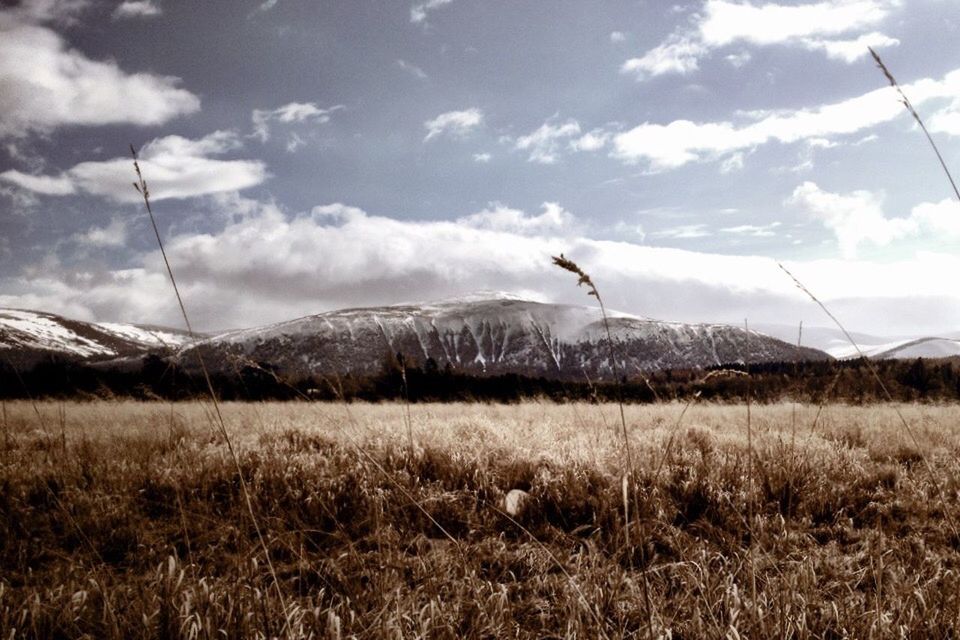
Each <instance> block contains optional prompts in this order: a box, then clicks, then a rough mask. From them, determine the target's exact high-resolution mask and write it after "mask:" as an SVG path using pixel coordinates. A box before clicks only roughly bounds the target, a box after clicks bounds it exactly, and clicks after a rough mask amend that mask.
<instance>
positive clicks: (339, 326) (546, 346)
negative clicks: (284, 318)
mask: <svg viewBox="0 0 960 640" xmlns="http://www.w3.org/2000/svg"><path fill="white" fill-rule="evenodd" d="M609 316H610V329H611V334H612V336H613V340H614V342H616V343H617V354H618V358H620V359H621V360H622V362H619V364H620V366H621V367H623V370H624V371H638V370H642V371H649V370H656V369H664V368H677V367H705V366H710V365H718V364H724V363H730V362H736V361H743V360H744V355H745V349H746V347H747V345H748V344H749V349H750V354H749V359H750V360H751V361H752V362H763V361H773V360H796V359H822V358H826V357H828V356H827V355H826V354H824V353H822V352H819V351H815V350H812V349H797V348H796V347H795V346H792V345H789V344H787V343H785V342H782V341H779V340H776V339H774V338H770V337H769V336H765V335H762V334H759V333H753V332H751V336H750V338H749V340H747V339H746V333H745V332H744V331H743V330H742V329H739V328H735V327H730V326H725V325H686V324H681V323H672V322H659V321H656V320H651V319H648V318H642V317H638V316H632V315H629V314H624V313H617V312H611V313H610V314H609ZM193 349H200V350H202V352H203V354H204V357H205V359H206V361H207V363H208V364H210V363H213V364H214V366H217V365H219V366H221V367H228V366H231V367H233V366H236V364H237V363H239V362H243V361H245V360H252V361H255V362H258V363H268V364H270V365H271V366H275V367H278V368H280V369H282V370H286V371H289V372H297V373H310V374H334V373H336V374H345V373H353V374H360V375H369V374H373V373H377V372H378V371H380V370H381V368H382V367H383V363H384V361H385V359H386V358H387V357H389V356H391V355H393V354H397V353H401V354H403V355H404V356H405V357H407V358H409V359H411V360H412V361H415V362H419V363H421V364H422V363H424V362H425V361H426V360H427V359H428V358H430V359H433V360H434V361H435V362H436V363H437V364H438V366H440V367H444V366H446V365H447V364H448V363H449V365H450V366H451V367H453V368H454V369H457V370H461V371H466V372H470V373H476V374H498V373H523V374H526V375H544V376H550V377H565V378H574V379H582V378H583V376H584V374H587V375H589V376H591V377H602V376H609V375H610V374H611V373H612V367H611V363H610V360H609V350H608V348H607V346H606V330H605V328H604V326H603V320H602V316H601V313H600V310H599V309H598V308H595V307H587V306H575V305H563V304H546V303H540V302H533V301H530V300H524V299H521V298H518V297H516V296H511V295H505V294H489V293H485V294H483V295H471V296H466V297H460V298H454V299H449V300H440V301H436V302H430V303H425V304H421V305H415V304H403V305H394V306H388V307H375V308H366V309H344V310H340V311H332V312H328V313H322V314H319V315H314V316H308V317H305V318H299V319H297V320H292V321H289V322H283V323H279V324H274V325H270V326H267V327H261V328H256V329H247V330H242V331H234V332H230V333H226V334H223V335H220V336H216V337H213V338H210V339H208V340H205V341H201V342H199V343H197V344H195V345H192V346H191V347H190V348H188V349H186V350H185V351H183V352H182V353H181V355H183V356H185V357H186V360H185V361H187V362H189V355H190V353H191V352H192V351H193Z"/></svg>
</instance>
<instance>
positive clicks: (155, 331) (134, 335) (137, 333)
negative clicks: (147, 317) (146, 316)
mask: <svg viewBox="0 0 960 640" xmlns="http://www.w3.org/2000/svg"><path fill="white" fill-rule="evenodd" d="M96 326H97V327H99V328H100V329H103V330H104V331H106V332H107V333H110V334H112V335H115V336H117V337H120V338H123V339H124V340H129V341H131V342H137V343H139V344H142V345H144V346H146V347H151V348H159V349H163V348H171V349H172V348H177V347H183V346H185V345H186V344H187V343H189V342H190V335H189V334H188V333H185V332H183V333H181V332H176V331H172V330H170V329H164V328H161V327H148V326H143V325H136V324H121V323H117V322H98V323H97V324H96Z"/></svg>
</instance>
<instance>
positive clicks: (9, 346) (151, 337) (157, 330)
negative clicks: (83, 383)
mask: <svg viewBox="0 0 960 640" xmlns="http://www.w3.org/2000/svg"><path fill="white" fill-rule="evenodd" d="M189 341H190V337H189V336H188V335H187V334H186V333H184V332H181V331H177V330H175V329H166V328H162V327H151V326H146V325H133V324H119V323H112V322H103V323H91V322H81V321H79V320H69V319H67V318H64V317H61V316H58V315H56V314H53V313H43V312H40V311H25V310H21V309H0V359H2V360H7V361H8V362H9V363H11V364H14V365H16V366H18V367H22V366H31V365H33V364H36V363H37V362H39V361H41V360H44V359H47V358H49V357H51V356H57V357H60V358H66V359H71V360H82V361H92V362H96V361H102V360H110V359H113V358H122V357H131V356H140V355H143V354H146V353H150V352H161V351H166V352H170V351H174V350H176V349H179V348H182V347H183V346H185V345H186V344H187V342H189Z"/></svg>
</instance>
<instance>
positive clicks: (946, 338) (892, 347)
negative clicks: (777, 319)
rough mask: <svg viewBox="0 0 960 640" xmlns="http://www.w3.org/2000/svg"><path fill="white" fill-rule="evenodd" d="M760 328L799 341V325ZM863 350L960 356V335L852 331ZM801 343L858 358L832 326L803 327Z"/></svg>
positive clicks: (877, 354) (879, 355) (895, 355)
mask: <svg viewBox="0 0 960 640" xmlns="http://www.w3.org/2000/svg"><path fill="white" fill-rule="evenodd" d="M757 329H758V330H759V331H762V332H764V333H766V334H768V335H771V336H775V337H777V338H780V339H782V340H786V341H788V342H793V343H794V344H796V341H797V329H798V327H796V326H793V327H790V326H788V325H775V324H768V325H758V326H757ZM850 337H852V338H853V339H854V340H855V341H856V343H857V346H858V347H859V348H860V352H862V353H863V355H865V356H867V357H868V358H876V359H914V358H946V357H950V356H960V334H957V333H948V334H945V335H942V336H888V337H882V336H874V335H868V334H864V333H853V332H851V333H850ZM802 344H805V345H808V346H811V347H814V348H816V349H820V350H822V351H826V352H827V353H829V354H830V355H831V356H833V357H834V358H837V359H840V360H846V359H850V358H857V357H859V355H860V354H859V353H858V351H857V349H856V348H855V347H854V346H853V345H851V344H850V341H849V340H848V339H847V337H846V336H845V335H844V334H843V332H842V331H841V330H840V329H836V328H831V327H804V328H803V337H802Z"/></svg>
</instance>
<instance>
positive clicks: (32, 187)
mask: <svg viewBox="0 0 960 640" xmlns="http://www.w3.org/2000/svg"><path fill="white" fill-rule="evenodd" d="M0 180H6V181H7V182H11V183H13V184H15V185H17V186H18V187H20V188H21V189H26V190H27V191H31V192H33V193H39V194H41V195H46V196H67V195H70V194H73V193H76V191H77V189H76V185H74V184H73V181H72V180H71V179H70V178H69V177H68V176H65V175H61V176H36V175H30V174H28V173H22V172H20V171H17V170H16V169H9V170H8V171H4V172H3V173H0Z"/></svg>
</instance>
